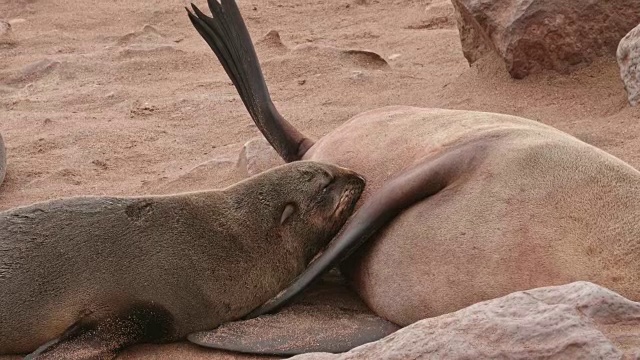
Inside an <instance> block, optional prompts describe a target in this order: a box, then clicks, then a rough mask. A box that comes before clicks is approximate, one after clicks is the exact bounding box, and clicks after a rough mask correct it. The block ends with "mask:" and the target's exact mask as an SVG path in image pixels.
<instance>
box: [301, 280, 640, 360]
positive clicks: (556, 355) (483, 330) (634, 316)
mask: <svg viewBox="0 0 640 360" xmlns="http://www.w3.org/2000/svg"><path fill="white" fill-rule="evenodd" d="M639 356H640V303H636V302H632V301H630V300H627V299H625V298H624V297H622V296H620V295H618V294H616V293H614V292H612V291H610V290H608V289H605V288H603V287H600V286H598V285H595V284H593V283H589V282H575V283H571V284H567V285H562V286H552V287H544V288H538V289H533V290H529V291H520V292H516V293H512V294H510V295H507V296H504V297H501V298H498V299H494V300H489V301H484V302H481V303H478V304H475V305H472V306H469V307H467V308H465V309H462V310H459V311H456V312H454V313H451V314H446V315H442V316H438V317H435V318H430V319H425V320H422V321H418V322H417V323H414V324H412V325H409V326H407V327H405V328H404V329H401V330H399V331H397V332H395V333H393V334H391V335H389V336H387V337H386V338H384V339H382V340H379V341H377V342H373V343H370V344H366V345H362V346H360V347H357V348H355V349H353V350H351V351H349V352H347V353H343V354H337V355H332V354H326V353H312V354H304V355H299V356H296V357H294V358H292V359H296V360H308V359H327V360H328V359H332V360H335V359H340V360H347V359H389V360H393V359H496V358H501V359H533V358H545V359H621V358H623V357H625V358H633V359H635V358H638V357H639Z"/></svg>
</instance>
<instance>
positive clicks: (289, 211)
mask: <svg viewBox="0 0 640 360" xmlns="http://www.w3.org/2000/svg"><path fill="white" fill-rule="evenodd" d="M294 212H296V206H295V205H294V204H293V203H288V204H287V206H285V207H284V210H282V216H280V225H282V224H284V222H285V221H287V219H288V218H289V217H291V215H293V213H294Z"/></svg>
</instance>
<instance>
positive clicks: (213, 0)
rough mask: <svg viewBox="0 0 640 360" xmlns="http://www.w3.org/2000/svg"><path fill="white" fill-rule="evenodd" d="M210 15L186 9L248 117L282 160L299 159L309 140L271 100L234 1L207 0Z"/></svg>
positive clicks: (198, 10) (196, 8)
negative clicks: (279, 111) (226, 76)
mask: <svg viewBox="0 0 640 360" xmlns="http://www.w3.org/2000/svg"><path fill="white" fill-rule="evenodd" d="M208 4H209V9H210V10H211V14H212V15H213V17H209V16H207V15H205V14H204V13H202V12H201V11H200V9H198V7H196V6H195V5H194V4H191V6H192V8H193V11H194V13H195V14H194V13H192V12H191V11H189V9H186V10H187V13H188V14H189V19H190V20H191V23H192V24H193V26H194V27H195V28H196V30H197V31H198V33H200V35H201V36H202V37H203V38H204V40H205V41H206V42H207V44H208V45H209V47H211V49H212V50H213V52H214V53H215V54H216V56H217V57H218V60H219V61H220V63H221V64H222V66H223V67H224V69H225V71H226V72H227V74H228V75H229V78H231V81H232V82H233V85H235V87H236V89H237V90H238V93H239V94H240V98H241V99H242V102H243V103H244V105H245V107H246V108H247V110H248V111H249V114H250V115H251V118H252V119H253V121H254V122H255V123H256V126H257V127H258V129H260V131H261V132H262V134H263V135H264V136H265V138H267V140H268V141H269V143H270V144H271V146H273V148H274V149H275V150H276V151H277V152H278V154H279V155H280V156H281V157H282V158H283V159H284V160H285V161H286V162H290V161H295V160H300V159H302V156H303V155H304V154H305V153H306V152H307V150H308V149H309V148H311V146H313V141H312V140H310V139H309V138H307V137H306V136H304V135H303V134H302V133H300V132H299V131H298V130H296V129H295V128H294V127H293V126H292V125H291V124H290V123H289V122H287V121H286V120H285V119H284V118H283V117H282V115H280V113H278V110H277V109H276V108H275V106H274V105H273V101H271V96H270V95H269V89H268V88H267V84H266V83H265V81H264V77H263V76H262V69H261V68H260V63H259V62H258V56H257V55H256V52H255V49H254V47H253V44H252V43H251V38H250V37H249V32H248V31H247V27H246V25H245V24H244V21H243V20H242V16H241V15H240V10H239V9H238V6H237V5H236V3H235V1H234V0H222V1H221V3H218V0H208Z"/></svg>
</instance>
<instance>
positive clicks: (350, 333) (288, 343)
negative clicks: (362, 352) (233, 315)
mask: <svg viewBox="0 0 640 360" xmlns="http://www.w3.org/2000/svg"><path fill="white" fill-rule="evenodd" d="M398 329H399V327H398V326H397V325H395V324H393V323H391V322H389V321H386V320H384V319H382V318H380V317H378V316H376V315H373V314H367V313H361V312H354V311H349V310H343V309H340V308H338V307H333V306H319V305H292V306H288V307H286V308H284V309H283V310H282V311H281V312H278V313H275V314H270V315H262V316H259V317H257V318H253V319H249V320H243V321H236V322H230V323H226V324H224V325H221V326H220V327H218V328H216V329H214V330H210V331H201V332H197V333H193V334H191V335H189V336H188V339H189V341H191V342H192V343H194V344H197V345H200V346H204V347H208V348H213V349H219V350H227V351H236V352H241V353H247V354H264V355H278V356H291V355H298V354H304V353H310V352H328V353H341V352H346V351H349V350H351V349H353V348H355V347H357V346H360V345H364V344H367V343H370V342H373V341H377V340H380V339H382V338H383V337H385V336H387V335H390V334H391V333H393V332H395V331H396V330H398Z"/></svg>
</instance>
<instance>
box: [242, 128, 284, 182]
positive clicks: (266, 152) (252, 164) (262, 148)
mask: <svg viewBox="0 0 640 360" xmlns="http://www.w3.org/2000/svg"><path fill="white" fill-rule="evenodd" d="M282 164H284V161H283V160H282V158H280V156H279V155H278V153H277V152H276V151H275V150H274V149H273V147H272V146H271V145H270V144H269V142H268V141H267V139H265V138H263V137H255V138H253V139H251V140H249V141H247V142H246V143H245V144H244V146H243V147H242V151H241V152H240V156H239V158H238V170H239V171H240V173H242V174H243V175H244V176H245V177H249V176H254V175H257V174H259V173H261V172H263V171H266V170H269V169H271V168H273V167H276V166H278V165H282Z"/></svg>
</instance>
